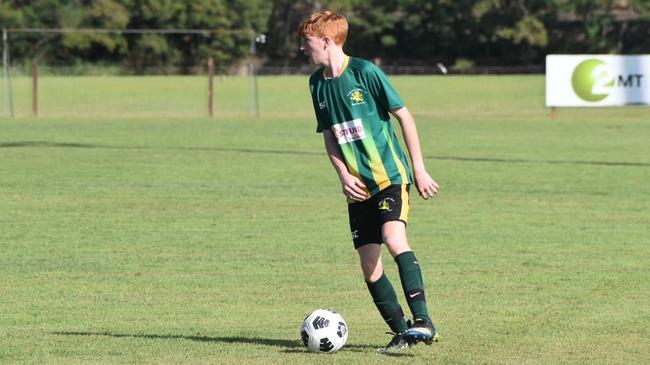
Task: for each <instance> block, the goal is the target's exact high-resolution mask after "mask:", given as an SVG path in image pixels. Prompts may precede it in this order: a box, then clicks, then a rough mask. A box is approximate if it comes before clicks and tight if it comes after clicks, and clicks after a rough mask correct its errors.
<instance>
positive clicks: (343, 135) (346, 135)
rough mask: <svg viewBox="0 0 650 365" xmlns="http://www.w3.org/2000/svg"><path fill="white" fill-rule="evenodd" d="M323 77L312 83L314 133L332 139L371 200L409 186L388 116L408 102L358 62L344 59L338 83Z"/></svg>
mask: <svg viewBox="0 0 650 365" xmlns="http://www.w3.org/2000/svg"><path fill="white" fill-rule="evenodd" d="M324 71H325V70H324V68H320V69H318V70H317V71H316V72H315V73H314V74H312V75H311V77H310V79H309V88H310V92H311V97H312V101H313V103H314V110H315V111H316V119H317V121H318V127H317V129H316V131H317V132H322V131H323V130H325V129H330V130H331V131H332V132H333V133H334V136H335V138H336V140H337V142H338V144H339V147H340V148H341V152H342V153H343V157H344V159H345V163H346V165H347V168H348V171H349V172H350V173H351V174H353V175H354V176H356V177H358V178H359V179H361V181H363V182H364V184H365V185H366V187H367V188H368V191H369V193H370V194H371V195H375V194H376V193H378V192H379V191H381V190H383V189H385V188H387V187H388V186H390V185H402V184H411V183H412V182H413V177H412V173H411V168H410V166H409V163H408V160H407V158H406V154H405V153H404V150H403V149H402V147H401V145H400V142H399V140H398V138H397V136H396V135H395V131H394V129H393V124H392V123H391V120H390V114H389V111H391V110H395V109H399V108H401V107H403V106H404V101H403V100H402V98H401V97H400V96H399V94H398V93H397V91H396V90H395V88H394V87H393V85H392V84H391V83H390V81H389V80H388V78H387V77H386V75H385V74H384V73H383V72H382V71H381V70H380V69H379V68H378V67H377V66H375V65H374V64H373V63H371V62H369V61H366V60H362V59H360V58H355V57H348V58H346V64H345V65H344V69H343V71H342V73H341V75H340V76H339V77H338V78H327V77H325V73H324Z"/></svg>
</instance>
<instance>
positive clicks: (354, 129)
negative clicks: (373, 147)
mask: <svg viewBox="0 0 650 365" xmlns="http://www.w3.org/2000/svg"><path fill="white" fill-rule="evenodd" d="M332 131H333V132H334V136H335V137H336V141H337V142H338V143H339V144H344V143H350V142H353V141H356V140H360V139H364V138H366V132H365V130H364V129H363V123H361V119H355V120H351V121H349V122H343V123H339V124H334V125H333V126H332Z"/></svg>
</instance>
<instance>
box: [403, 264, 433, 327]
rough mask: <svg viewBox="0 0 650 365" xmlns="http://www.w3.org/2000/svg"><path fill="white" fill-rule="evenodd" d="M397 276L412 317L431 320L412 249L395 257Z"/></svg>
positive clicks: (418, 268)
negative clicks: (400, 281)
mask: <svg viewBox="0 0 650 365" xmlns="http://www.w3.org/2000/svg"><path fill="white" fill-rule="evenodd" d="M395 262H397V268H398V269H399V276H400V279H401V280H402V289H404V295H405V296H406V301H407V302H408V305H409V308H410V309H411V313H412V314H413V319H418V318H423V319H428V320H431V317H430V316H429V310H428V309H427V301H426V298H425V297H424V281H423V280H422V271H420V265H419V264H418V260H417V259H416V258H415V254H414V253H413V251H407V252H403V253H401V254H399V255H397V256H396V257H395Z"/></svg>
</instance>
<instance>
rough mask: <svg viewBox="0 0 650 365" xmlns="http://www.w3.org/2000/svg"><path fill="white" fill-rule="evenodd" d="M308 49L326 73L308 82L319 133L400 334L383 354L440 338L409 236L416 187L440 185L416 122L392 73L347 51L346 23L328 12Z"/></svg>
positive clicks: (303, 29)
mask: <svg viewBox="0 0 650 365" xmlns="http://www.w3.org/2000/svg"><path fill="white" fill-rule="evenodd" d="M299 33H300V36H301V39H302V42H301V46H300V48H301V50H302V51H303V52H304V53H305V54H306V55H307V56H309V58H310V60H311V62H312V63H314V64H315V65H318V66H322V67H320V68H319V69H318V70H317V71H316V72H314V73H313V74H312V75H311V78H310V79H309V87H310V92H311V96H312V100H313V104H314V110H315V112H316V119H317V122H318V126H317V128H316V131H317V132H322V133H323V137H324V139H325V150H326V152H327V154H328V156H329V159H330V161H331V163H332V165H333V167H334V169H335V170H336V172H337V173H338V176H339V178H340V180H341V185H342V189H343V194H344V195H345V196H346V197H347V200H348V214H349V219H350V230H351V232H352V240H353V242H354V247H355V249H356V250H357V252H358V253H359V258H360V261H361V269H362V271H363V275H364V278H365V281H366V284H367V286H368V290H369V291H370V295H371V296H372V298H373V301H374V303H375V305H376V306H377V309H378V310H379V313H380V314H381V316H382V317H383V319H384V320H385V321H386V323H387V324H388V326H389V327H390V329H391V330H392V331H393V333H392V335H393V338H392V340H391V341H390V342H389V343H388V345H387V346H386V347H385V348H383V349H379V351H380V352H394V351H399V350H402V349H405V348H407V347H409V346H412V345H415V344H417V343H418V342H424V343H426V344H431V343H433V342H434V341H437V340H438V334H437V333H436V329H435V327H434V325H433V322H432V321H431V317H430V316H429V311H428V309H427V304H426V300H425V293H424V283H423V280H422V273H421V271H420V264H419V262H418V260H417V259H416V257H415V254H414V253H413V251H412V250H411V248H410V246H409V244H408V241H407V236H406V222H407V217H408V212H409V187H410V185H412V184H413V183H415V186H416V187H417V191H418V193H419V194H420V196H421V197H422V198H424V199H429V198H432V197H435V196H436V194H437V193H438V184H437V183H436V182H435V181H434V180H433V179H432V178H431V176H430V175H429V173H427V171H426V169H425V167H424V161H423V158H422V152H421V150H420V142H419V137H418V133H417V129H416V126H415V120H414V119H413V116H412V115H411V113H410V112H409V111H408V109H407V108H406V106H405V104H404V101H402V99H401V97H400V96H399V94H398V93H397V91H396V90H395V89H394V88H393V85H392V84H391V83H390V81H389V80H388V78H387V77H386V75H385V74H384V73H383V72H382V71H381V70H380V69H379V68H378V67H376V66H375V65H374V64H372V63H370V62H368V61H365V60H362V59H359V58H355V57H350V56H348V55H346V54H345V53H344V52H343V44H344V43H345V40H346V38H347V33H348V23H347V19H346V18H345V17H344V16H342V15H339V14H336V13H333V12H331V11H322V12H318V13H315V14H313V15H311V16H310V17H309V18H307V19H305V20H304V21H303V22H302V23H301V24H300V27H299ZM391 114H392V115H393V116H394V117H395V118H396V119H397V120H398V121H399V124H400V126H401V128H402V134H403V136H404V140H405V142H406V147H407V148H408V151H409V154H410V156H411V162H412V169H411V165H409V163H408V160H407V157H406V154H405V153H404V151H403V149H402V148H401V147H400V143H399V140H398V138H397V137H396V135H395V132H394V130H393V127H392V123H391V120H390V115H391ZM382 243H384V244H385V245H386V247H387V248H388V251H389V252H390V254H391V255H392V256H393V257H394V259H395V262H396V263H397V267H398V269H399V275H400V280H401V284H402V288H403V290H404V294H405V296H406V301H407V303H408V306H409V309H410V310H411V314H412V315H413V319H414V320H413V322H412V323H411V322H410V321H407V320H406V318H405V317H404V312H403V310H402V307H401V306H400V304H399V302H398V299H397V295H396V293H395V289H394V287H393V285H392V284H391V282H390V280H389V279H388V278H387V277H386V274H384V270H383V267H382V261H381V250H382V247H381V244H382Z"/></svg>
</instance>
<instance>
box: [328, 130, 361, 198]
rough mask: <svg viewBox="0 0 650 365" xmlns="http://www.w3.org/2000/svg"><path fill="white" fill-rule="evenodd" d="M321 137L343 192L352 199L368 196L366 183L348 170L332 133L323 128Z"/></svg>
mask: <svg viewBox="0 0 650 365" xmlns="http://www.w3.org/2000/svg"><path fill="white" fill-rule="evenodd" d="M323 138H324V139H325V150H326V151H327V156H328V157H329V159H330V162H331V163H332V166H334V170H336V173H337V174H338V175H339V179H340V180H341V185H342V189H343V194H344V195H345V196H346V197H348V198H350V199H352V200H354V201H363V200H366V199H367V198H368V193H367V189H366V185H365V184H364V183H363V182H362V181H361V180H360V179H359V178H358V177H356V176H354V175H352V174H351V173H350V172H349V171H348V167H347V166H346V165H345V162H344V161H343V154H342V153H341V149H340V148H339V145H338V143H337V142H336V138H335V137H334V133H332V131H331V130H329V129H325V130H323Z"/></svg>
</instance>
